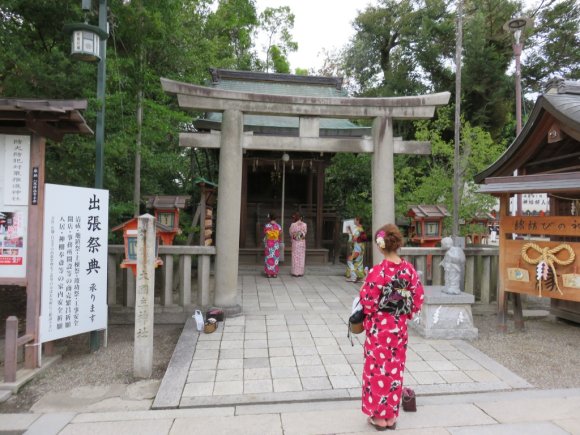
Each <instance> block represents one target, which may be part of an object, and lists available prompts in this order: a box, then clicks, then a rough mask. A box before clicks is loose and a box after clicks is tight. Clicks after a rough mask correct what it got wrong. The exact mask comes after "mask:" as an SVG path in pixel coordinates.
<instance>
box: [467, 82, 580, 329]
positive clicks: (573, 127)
mask: <svg viewBox="0 0 580 435" xmlns="http://www.w3.org/2000/svg"><path fill="white" fill-rule="evenodd" d="M579 159H580V81H565V80H561V79H560V80H554V81H552V82H550V84H549V85H548V89H547V90H546V92H545V93H544V94H543V95H541V96H540V97H539V98H538V100H537V101H536V104H535V106H534V109H533V111H532V113H531V114H530V117H529V119H528V121H527V123H526V125H525V126H524V128H523V129H522V132H521V133H520V134H519V135H518V137H517V138H516V139H515V140H514V142H513V143H512V144H511V145H510V146H509V148H508V149H507V150H506V151H505V153H504V154H503V155H502V156H501V157H500V158H499V159H498V160H497V161H496V162H495V163H494V164H493V165H491V166H490V167H489V168H487V169H486V170H485V171H483V172H482V173H480V174H478V175H477V176H476V178H475V181H476V182H477V183H479V184H481V187H480V192H483V193H489V194H492V195H496V196H498V197H499V198H500V211H499V218H500V288H499V307H498V309H499V322H500V325H501V326H502V328H505V321H506V313H507V296H508V295H509V294H513V295H516V297H515V298H514V301H515V303H516V304H515V310H514V312H515V320H516V325H517V326H522V325H523V321H522V317H521V308H522V307H521V303H520V301H519V295H520V294H529V295H535V296H542V297H549V298H551V300H552V313H553V314H555V315H557V316H558V317H563V318H567V319H570V320H574V321H577V322H580V274H579V271H580V218H579V216H580V207H579V205H580V160H579ZM515 170H517V171H518V176H515V177H514V176H513V173H514V171H515ZM521 193H524V194H538V193H545V194H548V197H549V198H550V216H539V215H538V216H512V214H513V213H510V210H509V202H510V201H509V200H510V196H512V195H514V194H521ZM546 248H547V249H549V251H545V249H546ZM540 263H545V264H546V265H547V268H544V266H542V265H541V264H540ZM540 269H541V270H540ZM539 272H541V273H540V276H541V277H542V279H540V280H538V279H537V276H538V273H539Z"/></svg>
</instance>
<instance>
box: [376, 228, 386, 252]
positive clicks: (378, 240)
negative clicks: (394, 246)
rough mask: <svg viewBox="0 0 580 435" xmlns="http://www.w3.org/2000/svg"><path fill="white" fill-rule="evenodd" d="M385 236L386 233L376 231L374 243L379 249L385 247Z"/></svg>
mask: <svg viewBox="0 0 580 435" xmlns="http://www.w3.org/2000/svg"><path fill="white" fill-rule="evenodd" d="M386 236H387V234H386V233H385V232H384V231H383V230H381V231H379V232H378V233H377V238H376V243H377V246H378V247H379V248H381V249H385V237H386Z"/></svg>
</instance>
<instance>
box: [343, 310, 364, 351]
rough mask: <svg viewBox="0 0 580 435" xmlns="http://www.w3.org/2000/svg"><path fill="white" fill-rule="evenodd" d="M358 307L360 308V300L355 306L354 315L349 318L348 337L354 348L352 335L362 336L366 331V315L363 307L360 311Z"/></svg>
mask: <svg viewBox="0 0 580 435" xmlns="http://www.w3.org/2000/svg"><path fill="white" fill-rule="evenodd" d="M358 306H360V300H358V301H356V304H353V307H354V308H353V313H352V314H351V315H350V317H349V318H348V333H347V335H346V336H347V337H348V339H349V340H350V344H351V346H354V342H353V341H352V336H351V334H360V333H361V332H363V331H364V330H365V328H364V326H363V321H364V319H365V314H364V312H363V310H362V307H361V309H359V310H357V309H356V308H357V307H358Z"/></svg>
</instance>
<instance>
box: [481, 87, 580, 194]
mask: <svg viewBox="0 0 580 435" xmlns="http://www.w3.org/2000/svg"><path fill="white" fill-rule="evenodd" d="M554 123H557V124H558V125H559V128H561V130H562V131H563V132H564V133H565V138H564V139H562V140H560V142H561V143H560V148H558V147H557V145H558V144H549V145H550V148H549V149H546V141H547V137H548V132H549V130H550V128H551V126H552V125H553V124H554ZM579 140H580V81H571V80H563V79H555V80H552V81H550V82H549V83H548V87H547V90H546V92H545V93H544V94H543V95H540V96H539V97H538V99H537V101H536V104H535V105H534V108H533V110H532V112H531V114H530V117H529V119H528V120H527V122H526V124H525V125H524V127H523V129H522V131H521V132H520V134H519V135H518V136H517V137H516V138H515V140H514V141H513V142H512V143H511V145H510V146H509V147H508V148H507V149H506V151H505V152H504V153H503V154H502V155H501V156H500V157H499V158H498V159H497V161H495V162H494V163H493V164H492V165H491V166H489V167H488V168H487V169H485V170H484V171H483V172H481V173H479V174H477V175H476V176H475V182H476V183H479V184H482V183H484V182H486V179H487V178H493V177H507V176H509V175H511V173H513V171H514V170H515V169H518V168H521V167H524V166H525V165H526V164H530V162H531V161H532V160H533V159H534V158H536V159H538V158H539V157H538V156H542V157H543V159H541V160H540V161H538V162H535V163H532V164H533V165H535V166H538V165H539V164H540V163H542V164H544V163H548V164H549V163H551V162H555V161H558V160H562V159H563V158H565V157H566V154H570V153H572V152H573V151H578V150H577V142H578V141H579ZM542 152H543V154H545V155H542ZM570 157H573V156H572V155H571V154H570ZM568 160H569V161H570V159H568ZM536 172H538V173H539V172H540V171H536ZM559 172H564V171H562V170H560V171H559ZM520 178H521V177H520ZM515 181H516V179H515V178H514V180H513V182H515ZM522 181H523V180H522ZM512 184H513V183H512ZM498 187H499V186H494V192H496V191H497V190H495V189H497V188H498ZM486 190H488V189H487V187H486V186H482V188H481V189H480V192H483V191H486Z"/></svg>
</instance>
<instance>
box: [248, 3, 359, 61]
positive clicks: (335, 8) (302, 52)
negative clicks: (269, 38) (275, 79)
mask: <svg viewBox="0 0 580 435" xmlns="http://www.w3.org/2000/svg"><path fill="white" fill-rule="evenodd" d="M368 4H369V0H256V6H257V9H258V13H260V12H262V11H263V10H264V9H265V8H267V7H273V8H276V7H279V6H290V9H292V12H293V13H294V15H295V16H296V19H295V22H294V31H293V32H292V34H293V35H294V40H295V41H296V42H298V51H297V52H295V53H291V54H290V56H289V60H290V65H291V68H292V69H295V68H306V69H310V68H314V69H318V68H319V67H321V66H322V58H321V57H320V56H319V54H320V52H321V51H322V49H323V48H326V49H330V50H331V49H333V48H341V47H343V46H344V45H345V44H346V43H347V42H348V41H349V39H350V37H351V36H352V35H353V33H354V32H353V29H352V20H353V19H354V18H355V17H356V15H357V11H359V10H362V9H364V8H365V6H367V5H368Z"/></svg>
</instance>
